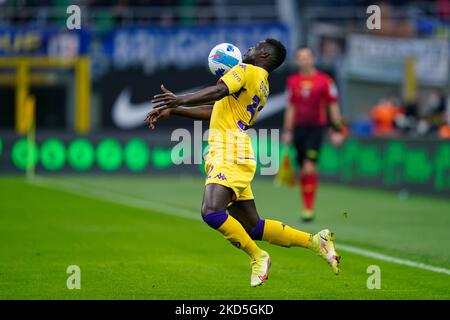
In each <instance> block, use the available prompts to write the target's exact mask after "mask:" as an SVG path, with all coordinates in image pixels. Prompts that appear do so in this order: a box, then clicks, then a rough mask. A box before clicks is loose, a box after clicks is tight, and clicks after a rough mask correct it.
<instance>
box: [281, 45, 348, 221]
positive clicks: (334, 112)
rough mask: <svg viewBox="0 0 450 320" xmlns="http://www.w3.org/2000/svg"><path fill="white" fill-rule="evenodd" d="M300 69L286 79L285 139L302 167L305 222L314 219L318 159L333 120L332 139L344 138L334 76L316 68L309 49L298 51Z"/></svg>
mask: <svg viewBox="0 0 450 320" xmlns="http://www.w3.org/2000/svg"><path fill="white" fill-rule="evenodd" d="M295 57H296V63H297V65H298V67H299V71H298V72H297V73H295V74H293V75H291V76H289V77H288V79H287V91H288V102H287V109H286V112H285V115H284V126H283V142H284V143H285V144H291V143H293V144H294V146H295V149H296V151H297V161H298V165H299V168H300V186H301V196H300V198H301V199H303V207H304V210H303V213H302V215H301V218H302V220H303V221H312V220H313V219H314V211H313V209H314V198H315V194H316V190H317V186H318V177H317V160H318V158H319V151H320V146H321V144H322V140H323V136H324V134H325V131H326V128H327V119H328V117H329V119H330V120H331V128H330V140H331V142H332V143H333V144H334V145H341V144H342V142H343V140H344V134H343V129H344V127H343V124H342V116H341V112H340V110H339V104H338V94H337V90H336V86H335V84H334V81H333V79H332V78H331V77H330V76H329V75H327V74H326V73H323V72H321V71H319V70H317V69H316V66H315V58H314V54H313V52H312V50H311V49H310V48H306V47H302V48H299V49H298V50H297V52H296V55H295Z"/></svg>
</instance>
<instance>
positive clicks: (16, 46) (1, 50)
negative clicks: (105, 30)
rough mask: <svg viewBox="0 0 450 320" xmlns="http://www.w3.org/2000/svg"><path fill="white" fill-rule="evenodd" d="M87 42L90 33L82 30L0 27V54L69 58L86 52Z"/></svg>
mask: <svg viewBox="0 0 450 320" xmlns="http://www.w3.org/2000/svg"><path fill="white" fill-rule="evenodd" d="M89 42H90V34H89V33H88V32H85V31H82V30H72V31H69V30H66V29H41V28H2V27H0V56H12V57H14V56H18V55H41V56H42V55H43V56H55V57H58V56H61V57H66V58H70V57H76V56H78V55H82V54H87V53H88V49H89Z"/></svg>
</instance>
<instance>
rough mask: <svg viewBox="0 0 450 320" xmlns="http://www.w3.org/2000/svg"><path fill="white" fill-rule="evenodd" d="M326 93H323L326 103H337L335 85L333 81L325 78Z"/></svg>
mask: <svg viewBox="0 0 450 320" xmlns="http://www.w3.org/2000/svg"><path fill="white" fill-rule="evenodd" d="M326 83H327V85H326V89H325V90H326V92H325V97H326V100H327V103H329V104H330V103H333V102H337V101H338V92H337V87H336V84H335V83H334V81H333V79H331V78H330V77H327V79H326Z"/></svg>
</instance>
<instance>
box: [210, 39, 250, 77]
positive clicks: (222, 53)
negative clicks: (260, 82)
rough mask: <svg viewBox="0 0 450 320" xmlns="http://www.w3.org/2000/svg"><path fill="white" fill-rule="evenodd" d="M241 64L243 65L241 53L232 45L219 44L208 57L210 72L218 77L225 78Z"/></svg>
mask: <svg viewBox="0 0 450 320" xmlns="http://www.w3.org/2000/svg"><path fill="white" fill-rule="evenodd" d="M239 63H242V55H241V51H240V50H239V48H238V47H236V46H235V45H233V44H231V43H221V44H218V45H217V46H215V47H214V48H213V49H212V50H211V52H210V53H209V56H208V65H209V70H210V71H211V72H212V74H214V75H216V76H218V77H221V76H223V75H224V74H226V73H227V72H228V71H230V69H231V68H233V67H234V66H235V65H237V64H239Z"/></svg>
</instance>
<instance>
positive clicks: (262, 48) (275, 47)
mask: <svg viewBox="0 0 450 320" xmlns="http://www.w3.org/2000/svg"><path fill="white" fill-rule="evenodd" d="M285 59H286V48H285V47H284V45H283V44H282V43H281V42H280V41H278V40H275V39H271V38H269V39H266V40H264V41H261V42H259V43H258V44H257V45H256V46H255V47H252V48H250V49H248V51H247V52H246V53H245V55H244V60H243V61H244V63H250V64H254V65H256V66H259V67H262V68H264V69H266V70H267V71H268V72H271V71H273V70H275V69H276V68H278V67H279V66H281V64H282V63H283V62H284V60H285Z"/></svg>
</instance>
